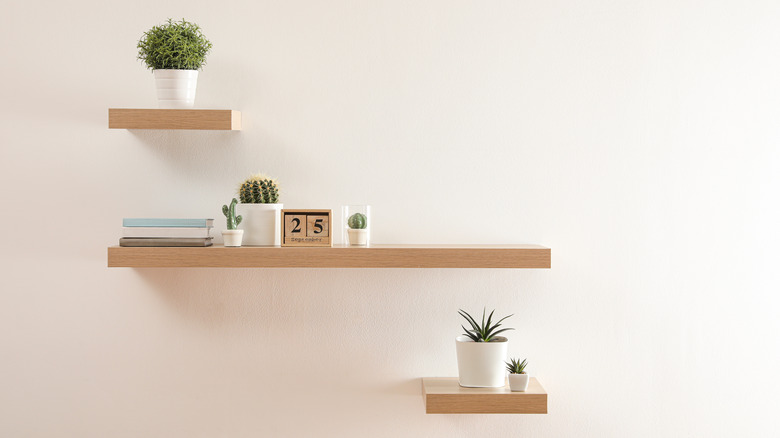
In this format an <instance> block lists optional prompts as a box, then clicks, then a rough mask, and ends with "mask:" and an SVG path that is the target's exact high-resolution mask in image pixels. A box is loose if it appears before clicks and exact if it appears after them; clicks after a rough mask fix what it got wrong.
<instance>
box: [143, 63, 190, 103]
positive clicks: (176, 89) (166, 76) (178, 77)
mask: <svg viewBox="0 0 780 438" xmlns="http://www.w3.org/2000/svg"><path fill="white" fill-rule="evenodd" d="M154 81H155V83H156V85H157V102H158V104H159V106H160V108H163V109H186V108H192V107H193V106H195V90H196V88H197V87H198V71H197V70H168V69H160V70H154Z"/></svg>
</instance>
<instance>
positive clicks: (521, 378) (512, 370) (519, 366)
mask: <svg viewBox="0 0 780 438" xmlns="http://www.w3.org/2000/svg"><path fill="white" fill-rule="evenodd" d="M505 363H506V370H507V371H509V389H511V390H512V392H525V390H526V389H528V374H526V373H525V367H526V366H528V359H523V361H522V362H520V359H514V358H512V359H509V362H505Z"/></svg>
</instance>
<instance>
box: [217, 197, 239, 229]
mask: <svg viewBox="0 0 780 438" xmlns="http://www.w3.org/2000/svg"><path fill="white" fill-rule="evenodd" d="M236 204H238V199H236V198H233V200H232V201H230V207H228V206H227V205H223V206H222V214H224V215H225V217H226V218H227V228H228V230H235V229H236V227H237V226H238V224H240V223H241V220H242V219H243V217H241V215H238V216H236Z"/></svg>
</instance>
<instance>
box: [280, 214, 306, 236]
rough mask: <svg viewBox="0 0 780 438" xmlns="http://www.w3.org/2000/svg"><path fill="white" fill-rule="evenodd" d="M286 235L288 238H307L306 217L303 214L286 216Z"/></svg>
mask: <svg viewBox="0 0 780 438" xmlns="http://www.w3.org/2000/svg"><path fill="white" fill-rule="evenodd" d="M284 234H285V235H287V236H305V235H306V215H303V214H286V215H284Z"/></svg>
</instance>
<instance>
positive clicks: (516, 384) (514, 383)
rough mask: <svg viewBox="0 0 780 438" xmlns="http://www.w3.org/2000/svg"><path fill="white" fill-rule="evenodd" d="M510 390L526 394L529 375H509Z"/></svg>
mask: <svg viewBox="0 0 780 438" xmlns="http://www.w3.org/2000/svg"><path fill="white" fill-rule="evenodd" d="M509 389H510V390H512V392H525V390H526V389H528V374H525V373H524V374H511V373H510V374H509Z"/></svg>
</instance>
